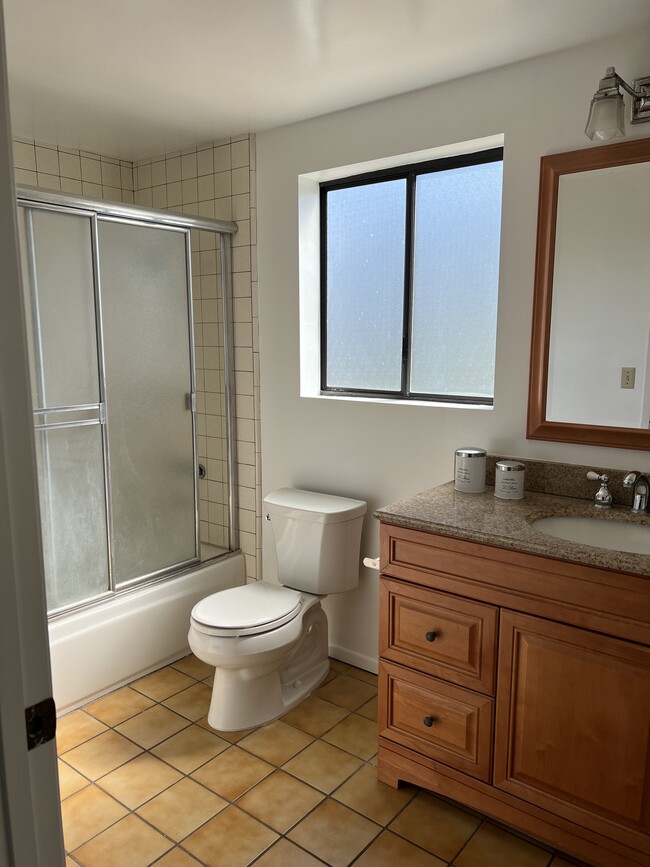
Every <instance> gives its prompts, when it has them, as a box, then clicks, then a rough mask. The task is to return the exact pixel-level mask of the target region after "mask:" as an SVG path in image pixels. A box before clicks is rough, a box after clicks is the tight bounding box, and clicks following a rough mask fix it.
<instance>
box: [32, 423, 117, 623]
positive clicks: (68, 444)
mask: <svg viewBox="0 0 650 867" xmlns="http://www.w3.org/2000/svg"><path fill="white" fill-rule="evenodd" d="M36 458H37V465H38V490H39V496H40V507H41V528H42V534H43V560H44V565H45V589H46V593H47V607H48V611H54V610H55V609H57V608H63V607H64V606H67V605H74V604H75V603H79V602H83V601H84V600H86V599H91V598H92V597H94V596H97V595H98V594H100V593H105V592H107V591H108V589H109V580H108V552H107V543H106V499H105V489H104V463H103V454H102V434H101V426H100V425H99V424H96V425H88V426H85V427H74V428H59V429H56V430H48V431H43V430H37V431H36Z"/></svg>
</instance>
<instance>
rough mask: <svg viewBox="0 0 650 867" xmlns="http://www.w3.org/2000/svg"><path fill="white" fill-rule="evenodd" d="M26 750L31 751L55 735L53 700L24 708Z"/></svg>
mask: <svg viewBox="0 0 650 867" xmlns="http://www.w3.org/2000/svg"><path fill="white" fill-rule="evenodd" d="M25 730H26V732H27V749H28V750H33V749H34V747H40V745H41V744H46V743H47V742H48V741H51V740H52V739H53V738H54V737H55V735H56V705H55V704H54V699H53V698H45V699H43V701H39V703H38V704H33V705H32V706H31V707H26V708H25Z"/></svg>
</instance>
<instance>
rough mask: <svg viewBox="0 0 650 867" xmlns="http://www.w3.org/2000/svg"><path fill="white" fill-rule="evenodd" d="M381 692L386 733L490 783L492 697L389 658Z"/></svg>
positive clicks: (382, 734) (381, 676)
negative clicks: (415, 670)
mask: <svg viewBox="0 0 650 867" xmlns="http://www.w3.org/2000/svg"><path fill="white" fill-rule="evenodd" d="M379 694H380V696H382V697H385V698H382V704H381V706H380V711H379V735H380V737H383V738H386V739H388V740H390V741H393V742H394V743H396V744H399V745H400V746H403V747H407V748H408V749H411V750H415V751H416V752H417V753H419V754H420V755H423V756H427V757H428V758H430V759H434V760H436V761H439V762H441V763H442V764H445V765H449V766H450V767H452V768H456V769H457V770H459V771H462V772H463V773H466V774H470V775H471V776H472V777H476V778H477V779H479V780H485V781H486V782H489V780H490V771H491V766H492V726H493V717H494V702H493V700H492V699H491V698H487V697H486V696H483V695H478V694H476V693H474V692H470V690H468V689H462V688H460V687H457V686H452V685H451V684H449V683H444V682H443V681H440V680H436V679H435V678H432V677H427V676H426V675H422V674H418V673H416V672H413V671H409V670H408V669H405V668H401V667H400V666H397V665H391V664H390V663H385V662H380V664H379Z"/></svg>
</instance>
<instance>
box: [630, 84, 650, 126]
mask: <svg viewBox="0 0 650 867" xmlns="http://www.w3.org/2000/svg"><path fill="white" fill-rule="evenodd" d="M641 88H646V89H647V90H648V92H647V93H646V95H645V96H635V97H633V99H632V107H631V109H630V123H645V122H646V121H650V75H647V76H645V78H637V79H635V81H634V89H635V90H640V89H641Z"/></svg>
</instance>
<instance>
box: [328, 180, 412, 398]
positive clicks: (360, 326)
mask: <svg viewBox="0 0 650 867" xmlns="http://www.w3.org/2000/svg"><path fill="white" fill-rule="evenodd" d="M405 189H406V181H405V180H403V179H399V180H393V181H386V182H382V183H374V184H367V185H364V186H357V187H349V188H347V189H342V190H330V191H329V192H328V193H327V373H326V383H325V385H326V386H327V387H329V388H356V389H373V390H379V391H395V390H399V389H400V387H401V365H402V311H403V305H404V242H405V212H406V208H405Z"/></svg>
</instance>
